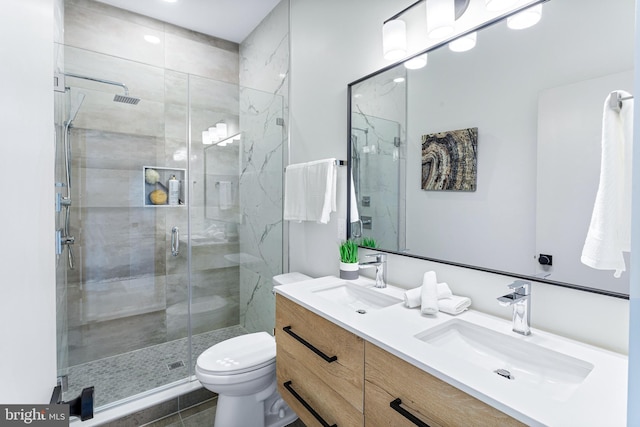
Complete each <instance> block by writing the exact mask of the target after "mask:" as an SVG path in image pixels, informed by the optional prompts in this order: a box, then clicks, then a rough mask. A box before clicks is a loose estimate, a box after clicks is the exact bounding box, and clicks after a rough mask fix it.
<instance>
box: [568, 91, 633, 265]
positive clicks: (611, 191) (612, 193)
mask: <svg viewBox="0 0 640 427" xmlns="http://www.w3.org/2000/svg"><path fill="white" fill-rule="evenodd" d="M619 95H621V96H622V97H624V98H627V101H625V103H624V105H623V106H622V108H619V109H617V111H616V110H615V109H613V108H611V105H612V99H613V97H616V99H617V98H618V96H619ZM630 98H631V95H630V94H629V93H627V92H624V91H621V90H618V91H614V92H611V93H610V94H609V96H608V97H607V99H606V100H605V103H604V109H603V114H602V158H601V161H600V183H599V185H598V193H597V194H596V201H595V204H594V207H593V214H592V216H591V224H590V225H589V230H588V232H587V238H586V240H585V243H584V247H583V249H582V256H581V258H580V260H581V261H582V263H583V264H585V265H588V266H589V267H592V268H596V269H598V270H614V274H613V275H614V277H620V275H621V274H622V272H623V271H625V270H626V266H625V262H624V256H623V252H629V251H630V250H631V165H632V163H631V158H632V143H633V100H632V99H630Z"/></svg>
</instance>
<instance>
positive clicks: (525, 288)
mask: <svg viewBox="0 0 640 427" xmlns="http://www.w3.org/2000/svg"><path fill="white" fill-rule="evenodd" d="M509 289H513V292H512V293H510V294H507V295H503V296H501V297H498V303H500V305H502V306H505V307H509V306H512V307H513V332H517V333H519V334H522V335H531V326H530V325H531V283H529V282H525V281H524V280H516V281H515V282H513V283H511V284H510V285H509Z"/></svg>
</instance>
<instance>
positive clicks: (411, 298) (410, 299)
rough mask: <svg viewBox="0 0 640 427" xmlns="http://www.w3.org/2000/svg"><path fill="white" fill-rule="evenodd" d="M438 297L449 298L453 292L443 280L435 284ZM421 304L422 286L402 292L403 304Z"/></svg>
mask: <svg viewBox="0 0 640 427" xmlns="http://www.w3.org/2000/svg"><path fill="white" fill-rule="evenodd" d="M437 291H438V299H439V300H440V299H442V298H449V297H450V296H451V295H453V293H452V292H451V289H450V288H449V285H448V284H446V283H445V282H443V283H438V285H437ZM421 304H422V287H421V286H418V287H417V288H413V289H409V290H408V291H406V292H405V293H404V305H405V306H406V307H409V308H415V307H417V306H419V305H421Z"/></svg>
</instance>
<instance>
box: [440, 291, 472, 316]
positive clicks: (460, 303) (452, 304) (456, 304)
mask: <svg viewBox="0 0 640 427" xmlns="http://www.w3.org/2000/svg"><path fill="white" fill-rule="evenodd" d="M470 305H471V299H469V298H468V297H461V296H458V295H452V296H451V297H449V298H443V299H441V300H438V310H440V311H442V312H443V313H447V314H453V315H456V314H460V313H462V312H463V311H465V310H466V309H468V308H469V306H470Z"/></svg>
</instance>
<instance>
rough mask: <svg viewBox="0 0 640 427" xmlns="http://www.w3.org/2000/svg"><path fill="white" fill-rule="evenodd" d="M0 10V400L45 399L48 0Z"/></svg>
mask: <svg viewBox="0 0 640 427" xmlns="http://www.w3.org/2000/svg"><path fill="white" fill-rule="evenodd" d="M2 6H3V10H2V13H1V14H0V39H2V44H1V45H0V46H1V48H0V55H1V56H2V61H3V66H2V67H0V82H2V97H0V109H1V110H0V114H1V117H2V139H3V141H2V144H1V145H0V147H2V148H1V149H0V153H1V155H0V159H1V160H0V166H1V167H0V170H1V171H2V174H3V176H4V178H5V180H6V182H7V183H8V184H7V187H6V192H5V195H4V197H3V203H2V209H0V223H1V224H2V225H3V230H2V242H3V243H2V246H1V248H2V249H1V253H0V260H2V261H1V264H0V265H1V266H2V279H1V280H0V283H1V285H0V286H1V289H2V290H1V293H0V342H1V343H2V344H1V346H2V350H1V351H0V378H2V385H1V386H0V402H1V403H5V404H7V403H48V402H49V399H50V397H51V392H52V391H53V387H54V386H55V382H56V341H55V338H56V316H55V301H56V299H55V280H54V276H55V270H54V258H55V256H54V241H53V236H54V213H53V206H54V204H53V203H54V202H53V182H54V179H53V154H54V151H53V84H52V83H53V34H54V19H53V14H54V1H53V0H29V1H24V0H9V1H8V2H3V5H2Z"/></svg>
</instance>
